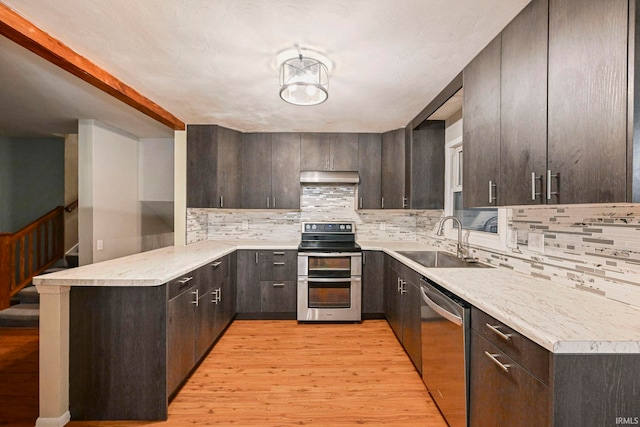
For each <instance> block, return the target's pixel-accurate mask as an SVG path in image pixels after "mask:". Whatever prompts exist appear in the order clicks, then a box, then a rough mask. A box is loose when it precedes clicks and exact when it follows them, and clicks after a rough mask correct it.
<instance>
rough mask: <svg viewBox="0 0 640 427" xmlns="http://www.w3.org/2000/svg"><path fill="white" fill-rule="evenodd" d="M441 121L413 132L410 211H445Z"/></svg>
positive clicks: (432, 121) (426, 124)
mask: <svg viewBox="0 0 640 427" xmlns="http://www.w3.org/2000/svg"><path fill="white" fill-rule="evenodd" d="M444 128H445V122H444V121H443V120H428V121H427V122H426V123H424V124H423V125H421V126H420V128H419V129H414V130H413V135H412V141H411V152H410V165H409V166H410V171H411V173H410V176H411V193H410V195H409V199H410V200H409V205H410V207H411V209H443V208H444V145H445V140H444Z"/></svg>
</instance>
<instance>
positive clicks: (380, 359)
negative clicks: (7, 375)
mask: <svg viewBox="0 0 640 427" xmlns="http://www.w3.org/2000/svg"><path fill="white" fill-rule="evenodd" d="M363 424H364V425H372V426H379V425H392V426H412V427H414V426H427V427H432V426H433V427H446V424H445V422H444V421H443V419H442V417H441V415H440V413H439V412H438V409H437V408H436V406H435V405H434V404H433V402H432V401H431V399H430V396H429V394H428V393H427V391H426V389H425V388H424V385H423V384H422V380H421V379H420V376H419V374H418V373H417V372H416V371H415V369H414V367H413V365H412V364H411V362H410V360H409V358H408V356H407V355H406V354H405V353H404V351H403V350H402V347H401V346H400V344H399V343H398V341H397V339H396V338H395V336H394V334H393V332H392V331H391V329H390V328H389V326H388V324H387V322H386V321H383V320H379V321H378V320H373V321H365V322H363V323H362V324H298V323H297V322H295V321H255V320H254V321H235V322H234V323H233V324H232V325H231V326H230V327H229V329H228V330H227V332H226V333H225V334H224V336H223V337H222V338H221V339H220V341H219V342H218V343H217V344H216V346H215V347H214V348H213V350H212V351H211V353H209V355H208V357H207V358H206V359H205V360H204V361H203V363H202V364H201V365H200V367H199V368H198V369H197V371H196V372H195V373H194V374H193V375H192V376H191V378H190V379H189V381H188V382H187V383H186V384H185V385H184V386H183V388H182V390H181V391H180V392H179V393H178V395H177V396H176V398H175V399H174V400H173V402H172V403H171V404H170V406H169V419H168V421H166V422H79V421H78V422H71V423H70V424H69V426H70V427H80V426H82V427H98V426H102V427H106V426H110V427H111V426H129V427H131V426H176V427H181V426H194V425H200V426H204V425H234V426H265V427H266V426H299V425H314V426H352V425H363ZM0 425H1V423H0Z"/></svg>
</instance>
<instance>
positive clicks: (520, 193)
mask: <svg viewBox="0 0 640 427" xmlns="http://www.w3.org/2000/svg"><path fill="white" fill-rule="evenodd" d="M547 43H548V0H533V1H532V2H531V3H529V4H528V5H527V7H525V8H524V10H523V11H522V12H520V14H519V15H518V16H517V17H516V18H515V19H514V20H513V21H511V23H510V24H509V25H508V26H507V27H506V28H505V29H504V31H503V32H502V73H501V90H500V104H501V107H500V116H501V119H500V140H501V144H500V147H501V149H500V186H501V188H500V190H501V191H500V204H501V205H504V206H510V205H525V204H528V205H530V204H540V203H544V202H545V201H546V198H544V197H542V196H543V193H544V188H543V183H544V180H546V177H545V172H546V169H547V50H548V49H547ZM465 91H466V88H465ZM465 126H466V117H465ZM465 150H466V146H465ZM465 157H466V154H465ZM467 159H468V158H467ZM470 161H473V160H470ZM532 174H534V176H535V179H534V180H533V181H532ZM463 194H466V191H464V193H463Z"/></svg>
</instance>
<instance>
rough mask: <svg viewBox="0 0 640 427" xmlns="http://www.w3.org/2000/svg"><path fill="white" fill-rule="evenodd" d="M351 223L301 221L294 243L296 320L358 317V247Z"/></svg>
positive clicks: (347, 319)
mask: <svg viewBox="0 0 640 427" xmlns="http://www.w3.org/2000/svg"><path fill="white" fill-rule="evenodd" d="M355 237H356V234H355V225H354V224H353V223H351V222H340V223H334V222H331V223H330V222H304V223H302V240H301V242H300V246H298V310H297V311H298V321H301V322H307V321H321V322H327V321H340V322H359V321H360V320H362V277H361V276H362V249H361V248H360V246H359V245H358V244H357V243H356V239H355Z"/></svg>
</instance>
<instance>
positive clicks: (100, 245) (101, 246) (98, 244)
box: [96, 239, 104, 251]
mask: <svg viewBox="0 0 640 427" xmlns="http://www.w3.org/2000/svg"><path fill="white" fill-rule="evenodd" d="M103 249H104V240H102V239H98V240H97V241H96V250H98V251H101V250H103Z"/></svg>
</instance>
